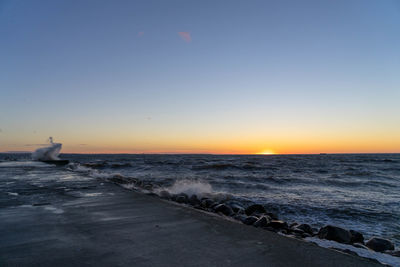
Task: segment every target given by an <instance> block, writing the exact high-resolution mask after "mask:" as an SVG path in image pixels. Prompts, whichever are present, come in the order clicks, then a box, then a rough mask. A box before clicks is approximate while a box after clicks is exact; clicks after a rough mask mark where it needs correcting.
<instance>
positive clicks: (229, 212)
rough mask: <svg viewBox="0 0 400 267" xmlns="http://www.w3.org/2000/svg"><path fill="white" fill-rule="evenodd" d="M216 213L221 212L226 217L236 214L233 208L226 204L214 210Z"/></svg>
mask: <svg viewBox="0 0 400 267" xmlns="http://www.w3.org/2000/svg"><path fill="white" fill-rule="evenodd" d="M214 210H215V212H221V213H222V214H224V215H226V216H230V215H232V214H233V213H234V212H233V210H232V209H231V207H229V206H228V205H225V204H219V205H217V206H216V207H215V208H214Z"/></svg>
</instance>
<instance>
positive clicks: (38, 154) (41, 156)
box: [32, 137, 62, 161]
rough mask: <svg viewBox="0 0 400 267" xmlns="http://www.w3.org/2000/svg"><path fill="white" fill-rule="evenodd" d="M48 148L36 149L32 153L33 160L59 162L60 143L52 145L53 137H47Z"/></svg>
mask: <svg viewBox="0 0 400 267" xmlns="http://www.w3.org/2000/svg"><path fill="white" fill-rule="evenodd" d="M49 142H50V146H47V147H42V148H39V149H36V150H35V151H34V152H33V153H32V159H33V160H42V161H44V160H59V157H58V155H59V154H60V150H61V147H62V144H61V143H54V142H53V137H49Z"/></svg>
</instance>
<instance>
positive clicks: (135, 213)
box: [0, 179, 381, 267]
mask: <svg viewBox="0 0 400 267" xmlns="http://www.w3.org/2000/svg"><path fill="white" fill-rule="evenodd" d="M1 183H2V185H1V186H0V195H1V197H0V266H335V267H337V266H381V265H380V264H378V263H375V262H373V261H370V260H367V259H363V258H360V257H357V256H352V255H346V254H343V253H340V252H336V251H333V250H329V249H325V248H321V247H318V246H317V245H315V244H312V243H308V242H304V241H300V240H296V239H292V238H288V237H283V236H280V235H278V234H275V233H272V232H268V231H265V230H262V229H257V228H254V227H250V226H246V225H243V224H240V223H236V222H232V221H229V220H226V219H224V218H221V217H220V216H216V215H213V214H207V213H205V212H202V211H198V210H195V209H193V208H188V207H183V206H179V205H176V204H174V203H171V202H166V201H163V200H160V199H158V198H157V197H154V196H148V195H144V194H141V193H138V192H134V191H128V190H125V189H123V188H121V187H119V186H117V185H114V184H110V183H106V182H101V181H98V180H95V179H89V180H83V181H71V180H67V181H62V180H49V181H47V182H46V181H45V182H41V183H37V184H35V183H32V179H30V180H29V179H27V180H25V179H19V180H15V179H9V180H7V179H2V181H1ZM7 183H8V184H7Z"/></svg>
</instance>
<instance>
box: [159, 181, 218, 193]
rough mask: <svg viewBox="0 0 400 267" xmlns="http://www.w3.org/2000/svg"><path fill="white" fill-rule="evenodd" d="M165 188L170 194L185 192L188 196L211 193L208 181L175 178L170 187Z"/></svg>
mask: <svg viewBox="0 0 400 267" xmlns="http://www.w3.org/2000/svg"><path fill="white" fill-rule="evenodd" d="M165 189H166V190H167V191H168V192H169V193H171V194H180V193H185V194H186V195H188V196H192V195H197V196H202V195H206V194H211V193H213V189H212V187H211V185H210V184H209V183H208V182H204V181H196V180H177V181H175V183H174V184H173V185H172V186H171V187H168V188H165Z"/></svg>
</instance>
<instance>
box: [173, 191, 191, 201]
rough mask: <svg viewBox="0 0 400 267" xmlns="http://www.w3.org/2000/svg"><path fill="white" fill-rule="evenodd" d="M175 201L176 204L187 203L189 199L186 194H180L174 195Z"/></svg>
mask: <svg viewBox="0 0 400 267" xmlns="http://www.w3.org/2000/svg"><path fill="white" fill-rule="evenodd" d="M175 201H176V202H178V203H188V201H189V198H188V196H187V195H186V194H183V193H182V194H179V195H176V197H175Z"/></svg>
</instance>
